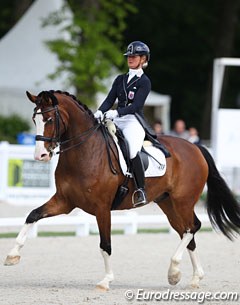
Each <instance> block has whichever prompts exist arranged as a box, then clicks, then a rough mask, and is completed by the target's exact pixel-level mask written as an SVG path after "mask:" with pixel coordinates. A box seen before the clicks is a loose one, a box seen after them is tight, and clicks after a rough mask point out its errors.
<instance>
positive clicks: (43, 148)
mask: <svg viewBox="0 0 240 305" xmlns="http://www.w3.org/2000/svg"><path fill="white" fill-rule="evenodd" d="M26 93H27V97H28V98H29V100H30V101H31V102H33V103H34V104H35V105H36V107H35V108H34V113H33V121H34V123H35V125H36V129H37V130H36V147H35V153H34V158H35V160H39V161H45V162H47V161H49V160H50V159H51V157H52V154H53V150H54V149H55V148H56V147H57V146H58V144H59V142H60V137H61V135H62V133H63V132H64V131H65V130H66V123H65V122H66V117H65V113H64V112H63V111H61V112H60V111H59V104H58V99H57V97H56V96H55V95H54V92H53V91H42V92H41V93H39V95H38V96H34V95H32V94H30V93H29V92H26Z"/></svg>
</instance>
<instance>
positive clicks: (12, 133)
mask: <svg viewBox="0 0 240 305" xmlns="http://www.w3.org/2000/svg"><path fill="white" fill-rule="evenodd" d="M29 130H30V125H29V123H28V122H27V121H25V120H24V119H23V118H21V117H20V116H18V115H17V114H13V115H11V116H8V117H5V116H1V115H0V141H8V142H9V143H11V144H16V143H17V135H18V133H20V132H27V131H29Z"/></svg>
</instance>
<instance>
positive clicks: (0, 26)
mask: <svg viewBox="0 0 240 305" xmlns="http://www.w3.org/2000/svg"><path fill="white" fill-rule="evenodd" d="M32 2H33V0H22V1H19V0H14V1H9V0H1V1H0V38H1V37H2V36H4V35H5V34H6V33H7V32H8V30H9V29H10V28H11V27H12V26H14V24H15V23H16V22H17V21H18V20H19V19H20V18H21V17H22V15H23V14H24V13H25V11H26V10H27V9H28V8H29V6H30V5H31V4H32Z"/></svg>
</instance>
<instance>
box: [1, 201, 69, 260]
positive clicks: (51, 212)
mask: <svg viewBox="0 0 240 305" xmlns="http://www.w3.org/2000/svg"><path fill="white" fill-rule="evenodd" d="M72 209H73V207H71V206H68V205H67V204H66V202H65V201H64V200H60V199H56V196H53V197H52V198H51V199H50V200H49V201H48V202H46V203H45V204H43V205H42V206H40V207H39V208H37V209H34V210H33V211H32V212H31V213H30V214H29V215H28V216H27V218H26V222H25V224H24V225H23V227H22V229H21V231H20V232H19V234H18V236H17V238H16V242H15V245H14V247H13V248H12V249H11V251H10V252H9V253H8V255H7V258H6V260H5V262H4V265H6V266H12V265H16V264H17V263H19V261H20V250H21V248H22V247H23V246H24V244H25V241H26V238H27V234H28V232H29V230H30V229H31V228H32V226H33V224H34V223H35V222H37V221H38V220H40V219H42V218H46V217H51V216H56V215H60V214H68V213H69V212H71V211H72Z"/></svg>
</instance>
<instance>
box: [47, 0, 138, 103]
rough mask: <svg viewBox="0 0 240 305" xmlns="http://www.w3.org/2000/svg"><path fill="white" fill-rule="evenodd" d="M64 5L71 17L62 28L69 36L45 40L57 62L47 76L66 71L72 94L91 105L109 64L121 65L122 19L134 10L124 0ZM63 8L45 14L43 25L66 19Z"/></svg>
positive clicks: (83, 1) (107, 75)
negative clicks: (57, 59)
mask: <svg viewBox="0 0 240 305" xmlns="http://www.w3.org/2000/svg"><path fill="white" fill-rule="evenodd" d="M68 4H69V5H70V7H71V9H72V12H73V17H72V22H69V20H68V25H67V26H65V28H64V30H65V31H67V33H68V34H69V38H70V39H67V40H66V39H56V40H54V41H48V42H47V45H48V47H49V48H50V49H51V51H53V52H54V53H56V54H57V56H58V58H59V60H60V63H61V64H60V66H59V67H58V69H57V71H56V72H55V73H54V74H52V75H50V77H52V78H56V77H58V76H59V75H60V74H61V73H63V72H66V71H67V72H69V73H70V79H69V81H70V84H71V85H73V86H74V87H75V88H76V95H77V96H78V97H79V98H80V99H81V100H82V101H83V102H84V103H85V104H87V105H92V104H93V102H94V97H95V94H96V93H97V92H99V91H103V90H104V89H105V86H104V85H103V82H102V80H104V79H106V78H107V77H109V76H110V74H111V71H112V68H113V67H117V68H122V66H123V56H122V52H121V49H122V39H123V35H122V33H123V31H124V30H125V28H126V23H125V18H126V16H127V14H128V13H133V12H134V11H135V9H134V6H133V4H132V3H131V1H130V2H129V1H124V0H111V1H110V0H81V1H73V0H69V1H68ZM66 10H67V6H66V5H65V6H64V7H63V10H62V11H61V12H55V13H53V14H51V15H50V16H48V17H47V19H46V20H45V23H44V25H45V26H46V25H48V24H55V25H60V24H61V23H62V22H63V21H65V22H66V21H67V20H66V19H67V18H69V17H67V15H68V14H67V13H66V12H67V11H66ZM68 16H69V15H68Z"/></svg>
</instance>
